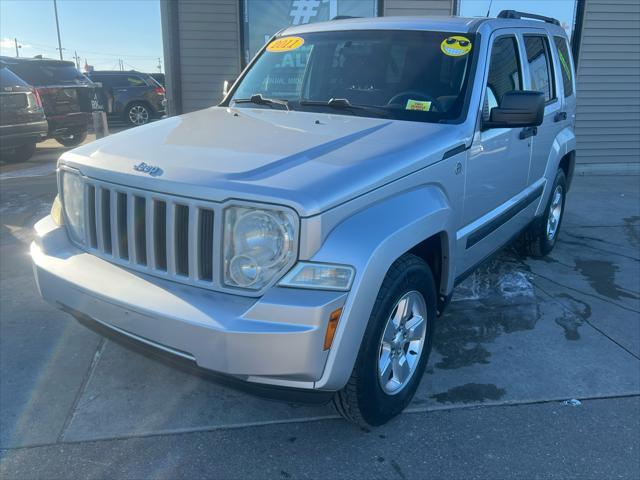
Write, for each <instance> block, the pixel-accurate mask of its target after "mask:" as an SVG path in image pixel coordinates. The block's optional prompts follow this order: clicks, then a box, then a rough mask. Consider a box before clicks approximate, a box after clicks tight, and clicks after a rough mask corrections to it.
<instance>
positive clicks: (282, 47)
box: [267, 37, 304, 52]
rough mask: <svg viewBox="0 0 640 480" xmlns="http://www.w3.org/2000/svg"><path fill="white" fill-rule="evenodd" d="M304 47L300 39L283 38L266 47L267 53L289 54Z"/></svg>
mask: <svg viewBox="0 0 640 480" xmlns="http://www.w3.org/2000/svg"><path fill="white" fill-rule="evenodd" d="M302 45H304V38H302V37H283V38H278V39H277V40H274V41H273V42H271V43H270V44H269V45H267V52H290V51H291V50H295V49H296V48H300V47H301V46H302Z"/></svg>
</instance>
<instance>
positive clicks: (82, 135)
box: [55, 128, 87, 147]
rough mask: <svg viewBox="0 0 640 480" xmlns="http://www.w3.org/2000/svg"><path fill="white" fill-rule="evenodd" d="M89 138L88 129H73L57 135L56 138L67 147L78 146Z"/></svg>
mask: <svg viewBox="0 0 640 480" xmlns="http://www.w3.org/2000/svg"><path fill="white" fill-rule="evenodd" d="M86 138H87V129H86V128H85V129H81V130H73V131H70V132H67V133H65V134H63V135H57V136H56V137H55V139H56V140H57V141H58V143H60V144H62V145H64V146H65V147H77V146H78V145H80V144H81V143H82V142H84V141H85V140H86Z"/></svg>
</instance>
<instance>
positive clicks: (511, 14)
mask: <svg viewBox="0 0 640 480" xmlns="http://www.w3.org/2000/svg"><path fill="white" fill-rule="evenodd" d="M498 18H515V19H518V20H520V19H523V18H531V19H533V20H542V21H543V22H546V23H553V24H554V25H558V26H560V22H559V21H558V20H556V19H555V18H551V17H545V16H544V15H536V14H535V13H526V12H519V11H517V10H502V11H501V12H500V13H499V14H498Z"/></svg>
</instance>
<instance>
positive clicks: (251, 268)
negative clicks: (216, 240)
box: [224, 206, 297, 290]
mask: <svg viewBox="0 0 640 480" xmlns="http://www.w3.org/2000/svg"><path fill="white" fill-rule="evenodd" d="M296 232H297V218H296V216H295V215H294V214H293V213H290V212H285V211H282V210H267V209H260V208H251V207H239V206H236V207H229V208H227V209H226V210H225V212H224V283H225V284H226V285H228V286H231V287H240V288H248V289H251V290H260V289H262V288H263V287H264V286H266V285H267V284H268V283H269V282H271V280H273V279H274V277H275V276H276V275H277V274H278V273H281V272H282V270H283V269H284V268H286V267H288V266H290V265H291V264H292V263H293V262H294V261H295V255H296V241H297V238H296Z"/></svg>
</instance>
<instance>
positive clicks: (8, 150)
mask: <svg viewBox="0 0 640 480" xmlns="http://www.w3.org/2000/svg"><path fill="white" fill-rule="evenodd" d="M47 130H48V125H47V120H46V118H45V116H44V111H43V109H42V102H41V101H40V96H39V95H38V92H37V90H34V89H33V88H32V87H30V86H29V85H27V83H26V82H24V81H23V80H22V79H21V78H19V77H18V76H17V75H16V74H14V73H13V72H12V71H11V70H9V69H8V68H6V67H0V158H1V159H2V160H4V161H8V162H24V161H26V160H28V159H29V158H31V156H32V155H33V153H34V152H35V150H36V143H38V142H39V141H40V140H42V139H44V138H46V136H47Z"/></svg>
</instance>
